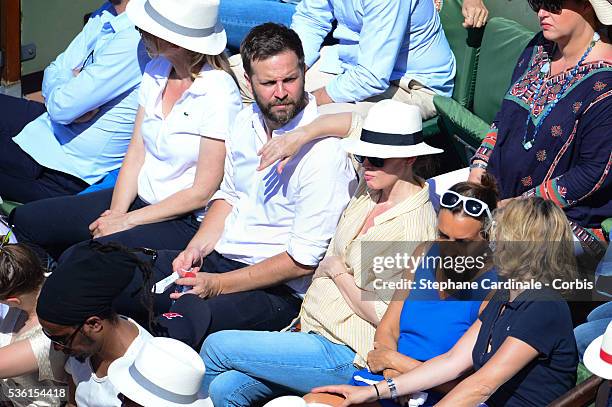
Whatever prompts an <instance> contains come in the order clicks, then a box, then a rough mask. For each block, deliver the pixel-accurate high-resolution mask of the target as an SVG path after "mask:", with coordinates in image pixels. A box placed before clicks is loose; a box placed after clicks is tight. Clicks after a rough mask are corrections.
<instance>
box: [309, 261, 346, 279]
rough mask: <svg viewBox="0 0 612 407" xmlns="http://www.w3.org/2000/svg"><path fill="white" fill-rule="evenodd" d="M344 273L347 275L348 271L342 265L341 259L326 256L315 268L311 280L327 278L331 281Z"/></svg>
mask: <svg viewBox="0 0 612 407" xmlns="http://www.w3.org/2000/svg"><path fill="white" fill-rule="evenodd" d="M345 273H349V270H348V269H347V268H346V266H345V265H344V261H343V260H342V257H340V256H326V257H325V258H324V259H323V260H321V262H320V263H319V265H318V266H317V269H316V270H315V272H314V275H313V276H312V278H313V279H315V278H319V277H329V278H332V279H333V278H335V277H338V276H339V275H340V274H345Z"/></svg>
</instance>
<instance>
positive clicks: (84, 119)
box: [72, 108, 100, 123]
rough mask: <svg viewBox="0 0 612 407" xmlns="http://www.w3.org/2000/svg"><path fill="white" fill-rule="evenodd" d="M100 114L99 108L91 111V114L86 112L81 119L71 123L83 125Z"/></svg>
mask: <svg viewBox="0 0 612 407" xmlns="http://www.w3.org/2000/svg"><path fill="white" fill-rule="evenodd" d="M99 112H100V109H99V108H96V109H94V110H92V111H91V112H87V113H85V114H84V115H82V116H81V117H78V118H76V119H74V121H73V122H72V123H85V122H88V121H90V120H91V119H93V118H94V117H95V116H96V115H97V114H98V113H99Z"/></svg>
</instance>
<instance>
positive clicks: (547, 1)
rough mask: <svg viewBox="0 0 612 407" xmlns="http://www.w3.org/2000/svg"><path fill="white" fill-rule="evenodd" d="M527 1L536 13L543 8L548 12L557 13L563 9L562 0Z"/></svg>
mask: <svg viewBox="0 0 612 407" xmlns="http://www.w3.org/2000/svg"><path fill="white" fill-rule="evenodd" d="M527 3H529V7H531V9H532V10H533V11H535V12H536V13H537V12H538V11H540V10H541V9H544V10H546V11H548V12H550V13H553V14H559V13H561V10H562V9H563V0H527Z"/></svg>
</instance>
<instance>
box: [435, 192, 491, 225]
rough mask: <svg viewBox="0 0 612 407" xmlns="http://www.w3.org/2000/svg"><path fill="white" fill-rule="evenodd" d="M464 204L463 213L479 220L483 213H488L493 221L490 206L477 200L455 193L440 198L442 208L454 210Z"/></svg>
mask: <svg viewBox="0 0 612 407" xmlns="http://www.w3.org/2000/svg"><path fill="white" fill-rule="evenodd" d="M461 203H463V211H464V212H465V213H467V214H468V215H470V216H472V217H474V218H478V217H480V215H482V213H483V212H486V213H487V216H488V217H489V220H493V216H492V215H491V211H490V210H489V205H487V204H486V203H485V202H483V201H481V200H480V199H477V198H471V197H467V196H463V195H461V194H458V193H457V192H455V191H446V192H444V193H443V194H442V196H440V206H442V207H443V208H447V209H453V208H455V207H456V206H457V205H459V204H461Z"/></svg>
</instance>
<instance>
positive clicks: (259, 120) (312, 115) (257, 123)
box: [251, 92, 319, 143]
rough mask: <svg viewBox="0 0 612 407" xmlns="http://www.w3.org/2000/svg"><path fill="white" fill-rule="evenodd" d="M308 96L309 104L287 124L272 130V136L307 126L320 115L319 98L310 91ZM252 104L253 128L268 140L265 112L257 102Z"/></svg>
mask: <svg viewBox="0 0 612 407" xmlns="http://www.w3.org/2000/svg"><path fill="white" fill-rule="evenodd" d="M306 96H307V97H308V104H307V105H306V107H305V108H304V109H303V110H302V111H301V112H299V113H298V114H297V115H296V116H295V117H294V118H293V119H291V121H290V122H289V123H287V124H285V125H284V126H283V127H281V128H279V129H276V130H272V137H277V136H281V135H283V134H285V133H287V132H290V131H292V130H294V129H296V128H298V127H302V126H305V125H306V124H308V123H310V122H312V121H313V120H314V119H316V118H317V116H318V115H319V113H318V108H317V100H316V99H315V97H314V96H312V95H311V94H310V93H308V92H307V93H306ZM251 106H252V108H253V115H252V122H253V128H254V129H255V131H256V132H257V134H258V135H259V136H260V137H262V136H263V140H265V141H267V138H268V136H267V132H266V128H265V124H264V119H263V114H262V113H261V110H260V109H259V106H257V103H253V104H252V105H251ZM265 141H264V143H265Z"/></svg>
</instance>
